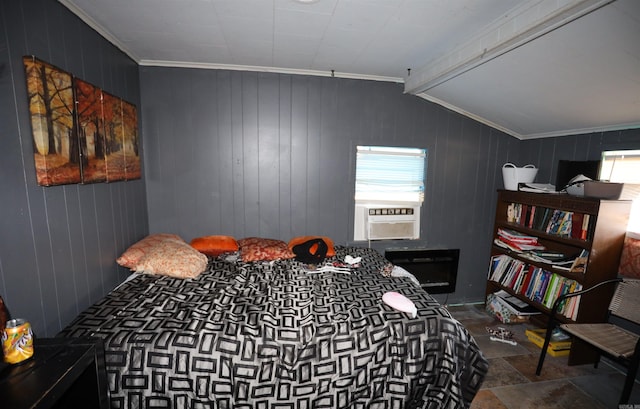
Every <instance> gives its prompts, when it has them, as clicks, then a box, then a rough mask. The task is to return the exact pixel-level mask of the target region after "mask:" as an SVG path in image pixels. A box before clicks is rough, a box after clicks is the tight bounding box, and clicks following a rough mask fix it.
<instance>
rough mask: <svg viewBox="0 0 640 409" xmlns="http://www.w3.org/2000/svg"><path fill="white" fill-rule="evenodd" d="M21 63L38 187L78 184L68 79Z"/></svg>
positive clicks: (40, 65)
mask: <svg viewBox="0 0 640 409" xmlns="http://www.w3.org/2000/svg"><path fill="white" fill-rule="evenodd" d="M23 61H24V66H25V74H26V80H27V91H28V101H29V113H30V115H31V130H32V134H33V153H34V158H35V164H36V178H37V180H38V184H39V185H42V186H51V185H61V184H68V183H80V182H81V181H82V175H81V172H80V152H79V146H78V142H79V141H78V137H77V134H76V132H77V127H76V126H75V104H74V97H73V81H72V76H71V74H69V73H67V72H64V71H62V70H60V69H58V68H56V67H54V66H52V65H49V64H47V63H45V62H42V61H39V60H37V59H36V58H34V57H24V59H23Z"/></svg>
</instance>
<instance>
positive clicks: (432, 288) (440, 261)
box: [384, 249, 460, 294]
mask: <svg viewBox="0 0 640 409" xmlns="http://www.w3.org/2000/svg"><path fill="white" fill-rule="evenodd" d="M384 256H385V258H386V259H387V260H389V261H390V262H392V263H393V264H395V265H397V266H400V267H402V268H404V269H405V270H407V271H408V272H410V273H411V274H413V275H414V276H416V278H417V279H418V281H420V284H421V285H422V287H423V288H424V289H425V290H426V291H427V292H428V293H431V294H443V293H452V292H454V291H455V290H456V278H457V276H458V260H459V258H460V249H446V250H428V249H387V250H386V251H385V253H384Z"/></svg>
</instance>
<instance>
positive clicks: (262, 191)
mask: <svg viewBox="0 0 640 409" xmlns="http://www.w3.org/2000/svg"><path fill="white" fill-rule="evenodd" d="M278 78H279V77H278V74H272V73H259V74H258V75H257V84H255V86H256V124H255V125H256V130H255V138H256V139H255V142H253V140H250V141H249V142H250V143H251V144H253V143H255V147H256V149H257V150H256V151H255V152H254V154H255V155H256V158H257V160H256V161H250V162H252V163H254V164H255V165H256V166H257V168H255V169H252V175H255V176H251V177H254V178H255V180H253V182H257V186H256V187H257V189H256V190H257V193H258V197H257V202H256V204H257V206H258V209H257V215H256V216H257V218H256V219H255V220H254V221H253V222H254V223H257V224H258V225H259V226H260V228H259V229H258V234H264V233H263V232H272V233H271V234H276V235H277V236H278V237H281V232H280V217H279V216H280V210H279V209H280V200H281V197H280V189H279V185H280V166H281V162H280V139H279V134H278V129H279V118H280V103H279V102H280V95H279V86H278V85H279V84H278ZM252 138H253V135H252ZM254 172H255V173H254Z"/></svg>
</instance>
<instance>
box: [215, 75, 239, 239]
mask: <svg viewBox="0 0 640 409" xmlns="http://www.w3.org/2000/svg"><path fill="white" fill-rule="evenodd" d="M212 80H214V81H215V82H216V93H217V95H216V97H215V98H216V113H217V119H218V121H217V123H215V124H213V125H212V127H215V132H216V134H217V135H218V139H219V145H218V146H219V152H218V154H217V155H216V159H215V160H216V167H215V168H216V174H215V175H212V176H214V177H216V178H217V179H218V183H219V186H220V191H219V193H218V195H217V196H215V197H212V200H214V199H215V201H212V203H211V208H212V210H215V211H217V212H218V213H219V215H220V216H219V217H220V225H219V226H215V225H214V226H212V227H214V228H219V229H220V232H221V234H226V235H233V234H234V233H235V231H234V225H235V220H236V214H237V213H238V212H239V211H241V209H238V208H236V206H234V202H233V200H234V197H235V189H236V187H235V185H234V179H233V169H234V168H235V166H236V165H235V159H236V158H235V157H234V141H233V136H234V135H233V129H232V120H231V119H232V104H231V76H230V73H229V72H228V71H216V72H215V76H214V77H213V78H212Z"/></svg>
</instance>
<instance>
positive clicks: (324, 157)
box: [305, 78, 354, 236]
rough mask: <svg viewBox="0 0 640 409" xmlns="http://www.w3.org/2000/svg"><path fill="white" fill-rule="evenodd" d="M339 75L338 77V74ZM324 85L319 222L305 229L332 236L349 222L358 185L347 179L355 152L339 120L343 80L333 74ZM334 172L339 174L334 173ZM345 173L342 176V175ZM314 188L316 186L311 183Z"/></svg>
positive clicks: (319, 175) (308, 232)
mask: <svg viewBox="0 0 640 409" xmlns="http://www.w3.org/2000/svg"><path fill="white" fill-rule="evenodd" d="M334 79H335V78H334ZM323 82H324V84H323V87H322V91H321V92H322V98H321V104H322V123H321V127H320V135H321V136H320V138H321V140H320V152H319V154H320V156H319V158H320V162H319V171H318V178H319V181H318V185H317V186H318V187H319V189H318V192H319V194H320V198H319V204H320V207H319V209H318V213H317V215H316V216H317V222H316V224H315V225H314V226H310V227H309V229H308V230H307V231H306V232H305V233H307V234H320V235H325V236H332V235H333V232H332V228H331V226H334V225H339V226H348V225H349V222H350V219H349V215H350V214H351V213H352V210H351V208H352V207H353V206H351V205H349V203H352V202H353V190H354V188H345V186H344V183H343V180H344V177H345V176H346V175H348V174H349V173H350V170H349V156H350V154H351V152H350V151H351V149H350V143H349V141H348V140H341V139H340V135H339V129H338V127H337V126H336V124H337V121H338V116H339V115H340V114H339V108H338V101H339V99H340V96H339V89H340V87H339V82H338V81H331V79H330V78H328V79H325V81H323ZM331 174H335V175H337V177H332V176H331ZM340 175H342V177H341V176H340ZM310 187H311V188H312V187H313V186H310Z"/></svg>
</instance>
